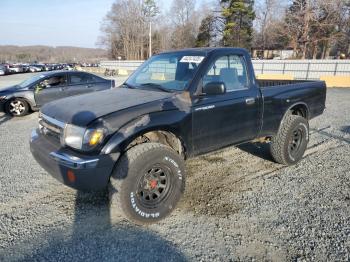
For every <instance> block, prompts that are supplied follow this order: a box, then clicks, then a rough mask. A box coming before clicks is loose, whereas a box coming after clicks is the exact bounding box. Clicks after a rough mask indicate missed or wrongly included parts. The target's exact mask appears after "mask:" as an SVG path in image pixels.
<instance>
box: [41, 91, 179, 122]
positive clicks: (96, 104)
mask: <svg viewBox="0 0 350 262" xmlns="http://www.w3.org/2000/svg"><path fill="white" fill-rule="evenodd" d="M172 95H173V94H171V93H166V92H158V91H150V90H140V89H129V88H115V89H110V90H106V91H100V92H95V93H90V94H86V95H80V96H73V97H68V98H64V99H60V100H56V101H53V102H51V103H48V104H46V105H44V106H43V107H42V108H41V112H42V113H43V114H45V115H47V116H49V117H52V118H54V119H56V120H59V121H61V122H64V123H69V124H73V125H77V126H82V127H85V126H87V125H88V124H89V123H91V122H92V121H94V120H96V119H98V118H100V117H103V116H106V115H109V114H112V113H115V112H118V111H121V110H124V109H127V108H131V107H135V106H138V105H142V104H146V103H150V102H154V101H157V100H162V99H166V98H168V97H171V96H172Z"/></svg>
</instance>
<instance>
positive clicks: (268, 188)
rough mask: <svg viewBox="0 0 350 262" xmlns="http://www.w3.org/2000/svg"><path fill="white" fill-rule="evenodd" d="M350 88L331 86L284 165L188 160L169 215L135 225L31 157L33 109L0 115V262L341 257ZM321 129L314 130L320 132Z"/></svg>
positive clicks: (259, 151)
mask: <svg viewBox="0 0 350 262" xmlns="http://www.w3.org/2000/svg"><path fill="white" fill-rule="evenodd" d="M349 101H350V89H330V90H329V91H328V101H327V111H326V112H325V114H324V115H322V116H321V117H319V118H317V119H315V120H313V121H311V128H312V131H311V132H312V135H311V141H310V143H309V146H308V150H307V152H306V156H305V158H304V159H303V160H302V161H301V162H300V163H299V164H298V165H296V166H293V167H284V166H281V165H278V164H276V163H274V162H272V160H271V156H270V154H269V151H268V145H262V144H248V145H244V146H240V147H239V148H234V147H233V148H229V149H225V150H221V151H219V152H215V153H212V154H208V155H205V156H202V157H198V158H195V159H192V160H190V161H188V162H187V172H188V175H187V189H186V193H185V196H184V197H183V199H182V201H181V203H180V204H179V206H178V208H177V209H176V211H175V212H174V213H173V214H172V215H171V216H170V217H168V218H167V219H165V220H163V221H161V222H160V223H158V224H155V225H151V226H147V227H139V226H135V225H133V224H130V223H129V222H127V221H125V220H123V219H122V218H120V217H118V216H116V215H114V214H111V213H110V212H109V208H108V201H107V196H106V194H105V193H103V192H101V193H79V192H76V191H74V190H73V189H70V188H68V187H65V186H63V185H61V184H60V183H59V182H57V181H56V180H54V179H53V178H51V177H50V176H49V175H48V174H47V173H46V172H45V171H44V170H43V169H42V168H41V167H40V166H39V165H38V164H37V163H36V162H35V161H34V159H33V158H32V156H31V154H30V152H29V146H28V139H29V134H30V130H31V129H32V128H34V127H36V126H37V123H36V120H37V113H34V114H31V115H29V116H26V117H24V118H15V119H10V118H7V117H6V116H4V115H0V134H1V135H0V145H1V150H0V160H1V161H0V261H17V260H30V261H31V260H36V261H80V260H84V261H110V260H113V261H118V260H120V261H188V260H190V261H237V260H244V261H246V260H251V261H253V260H259V261H260V260H265V261H266V260H267V261H290V260H292V261H310V260H315V261H349V260H350V121H349V116H350V103H349ZM319 129H321V130H319Z"/></svg>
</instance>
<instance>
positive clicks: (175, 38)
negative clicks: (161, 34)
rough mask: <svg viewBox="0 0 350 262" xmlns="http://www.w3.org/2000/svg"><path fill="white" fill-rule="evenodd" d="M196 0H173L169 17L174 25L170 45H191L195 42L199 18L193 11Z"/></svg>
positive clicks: (182, 46)
mask: <svg viewBox="0 0 350 262" xmlns="http://www.w3.org/2000/svg"><path fill="white" fill-rule="evenodd" d="M195 6H196V0H173V2H172V6H171V17H172V22H173V25H174V29H173V33H172V47H173V48H186V47H193V46H195V43H196V36H197V31H198V26H199V25H198V24H199V19H198V16H197V15H196V11H195Z"/></svg>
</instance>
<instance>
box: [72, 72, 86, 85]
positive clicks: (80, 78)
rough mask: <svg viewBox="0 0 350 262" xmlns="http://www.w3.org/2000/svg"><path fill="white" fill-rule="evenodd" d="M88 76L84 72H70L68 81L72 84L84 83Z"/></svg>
mask: <svg viewBox="0 0 350 262" xmlns="http://www.w3.org/2000/svg"><path fill="white" fill-rule="evenodd" d="M88 80H89V76H88V75H84V74H71V75H70V83H71V84H72V85H79V84H86V83H88Z"/></svg>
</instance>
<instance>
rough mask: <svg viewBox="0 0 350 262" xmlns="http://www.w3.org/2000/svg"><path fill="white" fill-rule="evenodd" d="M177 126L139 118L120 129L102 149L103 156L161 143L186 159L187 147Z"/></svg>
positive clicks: (146, 116) (148, 118)
mask: <svg viewBox="0 0 350 262" xmlns="http://www.w3.org/2000/svg"><path fill="white" fill-rule="evenodd" d="M176 126H177V125H172V124H166V123H161V122H158V123H157V122H153V121H152V122H151V120H150V117H149V115H144V116H143V117H139V118H138V119H137V120H134V121H132V122H130V123H129V124H127V125H125V126H124V127H122V128H120V129H119V130H118V131H117V132H115V133H114V135H112V136H111V138H110V139H109V140H108V142H107V143H106V145H105V146H104V147H103V148H102V153H103V154H109V153H113V152H120V153H124V152H126V151H127V150H129V149H130V148H132V147H134V146H136V145H139V144H143V143H161V144H163V145H166V146H169V147H171V148H172V149H174V151H175V152H177V153H178V154H179V155H180V156H181V157H182V158H184V159H186V157H187V155H188V152H189V149H190V148H189V147H188V143H186V141H185V139H184V138H183V136H182V135H181V134H180V131H179V130H180V129H179V128H176Z"/></svg>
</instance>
